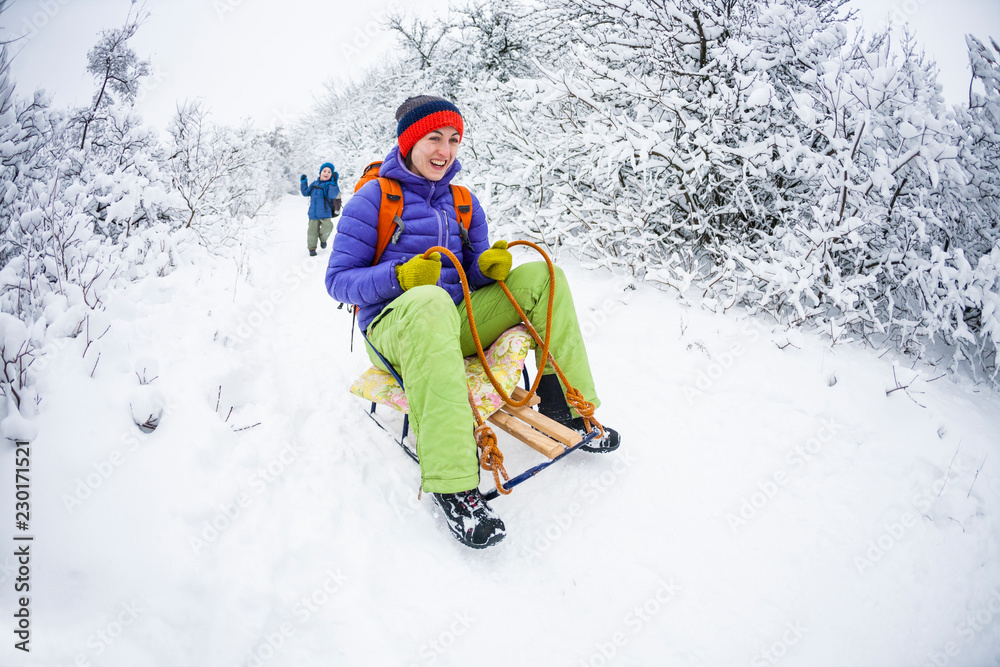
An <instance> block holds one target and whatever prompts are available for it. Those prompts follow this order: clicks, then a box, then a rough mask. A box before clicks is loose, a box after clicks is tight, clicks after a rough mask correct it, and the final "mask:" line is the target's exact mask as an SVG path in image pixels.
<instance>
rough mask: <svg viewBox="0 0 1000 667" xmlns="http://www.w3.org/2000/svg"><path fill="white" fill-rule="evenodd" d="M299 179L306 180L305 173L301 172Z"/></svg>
mask: <svg viewBox="0 0 1000 667" xmlns="http://www.w3.org/2000/svg"><path fill="white" fill-rule="evenodd" d="M299 180H300V181H308V180H309V179H308V178H306V175H305V174H302V175H301V176H299Z"/></svg>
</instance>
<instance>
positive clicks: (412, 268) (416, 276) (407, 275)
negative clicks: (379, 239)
mask: <svg viewBox="0 0 1000 667" xmlns="http://www.w3.org/2000/svg"><path fill="white" fill-rule="evenodd" d="M440 277H441V253H439V252H435V253H431V256H430V258H429V259H424V258H423V256H422V255H416V256H414V257H412V258H410V259H409V260H408V261H406V262H405V263H403V264H400V265H399V266H397V267H396V278H397V279H398V280H399V286H400V287H402V288H403V291H404V292H405V291H406V290H409V289H413V288H414V287H420V286H421V285H434V284H436V283H437V281H438V278H440Z"/></svg>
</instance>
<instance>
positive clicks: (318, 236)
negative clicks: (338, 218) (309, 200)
mask: <svg viewBox="0 0 1000 667" xmlns="http://www.w3.org/2000/svg"><path fill="white" fill-rule="evenodd" d="M332 232H333V218H323V219H322V220H310V221H309V232H308V234H306V244H307V245H308V246H309V250H315V249H316V245H317V242H318V241H322V242H323V243H326V241H327V239H329V238H330V234H331V233H332Z"/></svg>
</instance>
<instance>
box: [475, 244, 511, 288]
mask: <svg viewBox="0 0 1000 667" xmlns="http://www.w3.org/2000/svg"><path fill="white" fill-rule="evenodd" d="M513 263H514V258H513V257H511V255H510V251H509V250H507V242H506V241H497V242H496V243H494V244H493V247H491V248H490V249H489V250H484V251H483V254H482V255H480V256H479V270H480V271H482V272H483V275H484V276H486V277H487V278H492V279H493V280H506V279H507V274H509V273H510V267H511V265H512V264H513Z"/></svg>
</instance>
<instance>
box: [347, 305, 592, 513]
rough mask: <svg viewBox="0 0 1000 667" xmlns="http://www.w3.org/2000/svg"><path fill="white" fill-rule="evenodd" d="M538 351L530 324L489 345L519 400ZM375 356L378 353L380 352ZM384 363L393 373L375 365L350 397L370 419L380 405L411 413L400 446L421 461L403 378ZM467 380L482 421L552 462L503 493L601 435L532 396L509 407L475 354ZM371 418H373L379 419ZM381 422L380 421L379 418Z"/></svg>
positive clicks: (497, 372) (494, 365) (489, 357)
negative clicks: (581, 429)
mask: <svg viewBox="0 0 1000 667" xmlns="http://www.w3.org/2000/svg"><path fill="white" fill-rule="evenodd" d="M369 345H370V343H369ZM533 347H534V342H533V341H532V340H531V336H530V335H529V334H528V332H527V330H526V328H525V326H524V325H523V324H519V325H517V326H515V327H513V328H511V329H508V330H507V331H505V332H504V333H503V334H501V335H500V337H499V338H497V340H496V341H495V342H494V343H493V345H491V346H490V348H489V350H487V351H486V355H485V356H486V361H487V363H488V364H489V367H490V370H491V372H492V373H493V376H494V377H495V378H497V380H498V382H499V384H500V386H501V387H503V389H504V392H505V393H507V395H508V396H510V397H511V398H512V399H513V400H515V401H518V402H520V401H521V400H523V398H524V397H525V396H526V395H527V391H525V389H521V388H520V387H519V386H517V385H518V382H519V380H520V379H521V378H522V377H523V378H524V383H525V387H529V386H530V384H529V381H528V373H527V370H526V369H525V368H524V361H525V358H526V357H527V356H528V352H530V351H531V349H532V348H533ZM372 349H374V348H372ZM376 354H379V353H378V352H377V351H376ZM379 357H380V358H381V354H379ZM382 361H383V363H384V364H385V365H386V367H387V368H389V369H390V370H391V372H390V373H387V372H385V371H383V370H381V369H379V368H378V367H376V366H372V367H371V368H369V369H368V370H366V371H365V372H364V373H362V375H361V377H359V378H358V379H357V380H355V381H354V384H352V385H351V393H353V394H355V395H357V396H360V397H362V398H364V399H366V400H368V401H371V410H370V412H369V415H374V414H375V408H376V406H377V405H380V404H381V405H387V406H389V407H391V408H393V409H395V410H399V411H400V412H403V413H404V414H405V415H406V417H404V419H403V432H402V436H401V437H400V438H399V439H398V440H396V442H397V443H398V444H399V445H400V446H401V447H403V449H404V450H405V451H406V453H407V454H408V455H409V456H410V458H411V459H413V460H414V461H416V460H417V455H416V452H415V451H414V450H413V449H412V448H411V447H409V446H407V445H406V444H405V440H406V435H407V432H408V431H409V404H408V403H407V400H406V394H405V392H404V390H403V383H402V379H401V378H400V377H399V375H398V374H397V373H396V371H395V369H393V367H392V365H391V364H389V363H388V362H387V361H386V360H385V359H382ZM465 376H466V381H467V382H468V383H469V389H470V391H471V393H472V398H473V402H474V403H475V406H476V408H477V409H478V410H479V414H480V415H481V416H482V418H483V419H485V420H486V421H489V422H490V423H492V424H494V425H496V426H497V427H499V428H500V429H501V430H503V431H505V432H507V433H509V434H510V435H512V436H513V437H514V438H516V439H518V440H520V441H521V442H523V443H524V444H526V445H527V446H528V447H531V448H532V449H534V450H535V451H537V452H539V453H540V454H542V455H543V456H545V457H546V458H547V459H548V461H546V462H544V463H541V464H539V465H537V466H535V467H533V468H530V469H529V470H526V471H525V472H523V473H521V474H520V475H517V476H516V477H514V478H512V479H510V480H509V481H508V482H505V483H504V484H503V487H504V489H507V490H509V489H511V488H513V487H514V486H516V485H517V484H520V483H521V482H523V481H524V480H526V479H528V478H529V477H532V476H534V475H535V474H537V473H538V472H540V471H541V470H543V469H545V468H546V467H548V466H549V465H551V464H552V463H555V461H557V460H558V459H561V458H562V457H563V456H565V455H567V454H569V453H570V452H573V451H575V450H576V449H578V448H579V447H580V446H581V445H585V444H586V443H587V442H589V441H590V440H592V439H593V438H594V437H595V436H596V435H597V431H594V432H591V433H589V434H587V435H586V436H583V435H580V434H579V433H577V432H576V431H574V430H572V429H570V428H567V427H565V426H563V425H562V424H560V423H558V422H556V421H554V420H552V419H549V418H548V417H546V416H545V415H543V414H541V413H539V412H537V411H535V410H533V409H531V406H534V405H537V404H538V402H539V400H538V397H537V396H535V397H532V400H531V402H530V404H529V405H527V406H524V407H519V408H516V407H512V406H510V405H509V404H507V403H504V402H503V400H502V399H501V398H500V395H499V394H498V393H497V392H496V390H495V389H494V387H493V385H492V384H491V383H490V381H489V378H487V376H486V372H485V371H484V370H483V367H482V363H481V362H480V361H479V359H478V357H476V356H472V357H466V359H465ZM372 418H373V419H374V417H372ZM376 423H378V421H377V420H376ZM379 426H382V424H380V423H379ZM383 428H384V427H383ZM497 495H499V492H498V491H496V490H492V491H490V492H488V493H485V494H484V497H485V498H487V499H491V498H495V497H496V496H497Z"/></svg>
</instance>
